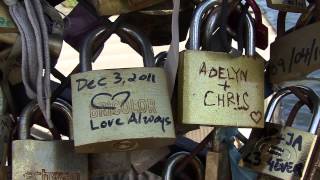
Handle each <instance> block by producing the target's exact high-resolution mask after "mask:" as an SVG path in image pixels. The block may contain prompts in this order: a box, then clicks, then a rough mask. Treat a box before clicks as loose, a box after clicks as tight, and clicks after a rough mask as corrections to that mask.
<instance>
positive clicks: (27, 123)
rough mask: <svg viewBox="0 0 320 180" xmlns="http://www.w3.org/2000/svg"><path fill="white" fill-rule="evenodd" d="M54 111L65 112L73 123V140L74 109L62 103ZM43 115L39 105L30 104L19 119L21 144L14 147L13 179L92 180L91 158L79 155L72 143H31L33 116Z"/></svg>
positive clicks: (66, 116)
mask: <svg viewBox="0 0 320 180" xmlns="http://www.w3.org/2000/svg"><path fill="white" fill-rule="evenodd" d="M52 108H53V109H56V110H57V111H61V112H63V113H64V115H65V118H66V119H65V120H66V121H68V122H69V127H70V139H72V129H71V127H72V125H71V124H72V123H73V122H72V113H71V107H70V105H69V104H68V103H67V102H65V101H63V100H61V99H59V100H57V101H55V102H53V104H52ZM37 111H39V106H38V105H37V104H36V102H34V101H32V102H30V103H29V104H28V105H27V106H26V107H25V108H24V109H23V111H22V112H21V115H20V118H19V131H18V133H19V140H15V141H13V144H12V179H13V180H21V179H41V178H42V179H51V178H52V179H79V180H87V179H88V158H87V155H86V154H76V153H75V150H74V144H73V141H72V140H63V141H61V140H54V141H38V140H31V139H30V127H31V125H32V116H33V115H34V113H36V112H37Z"/></svg>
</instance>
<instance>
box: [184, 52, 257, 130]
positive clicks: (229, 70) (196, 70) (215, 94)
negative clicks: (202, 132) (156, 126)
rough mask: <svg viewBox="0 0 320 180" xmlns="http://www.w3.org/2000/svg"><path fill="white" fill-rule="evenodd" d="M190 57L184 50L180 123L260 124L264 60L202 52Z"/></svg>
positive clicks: (253, 125)
mask: <svg viewBox="0 0 320 180" xmlns="http://www.w3.org/2000/svg"><path fill="white" fill-rule="evenodd" d="M192 56H193V51H185V52H184V60H183V65H182V68H181V69H180V72H179V73H182V74H184V76H180V77H183V78H184V79H181V80H180V81H183V83H182V85H181V86H180V90H181V91H184V93H183V95H182V96H180V98H182V99H180V100H182V104H181V106H182V107H183V111H184V112H183V114H182V116H183V117H182V120H183V122H184V123H187V124H189V123H191V124H192V123H198V124H199V123H200V124H211V125H226V126H228V125H229V126H230V125H235V124H237V125H236V126H242V127H262V126H263V121H262V119H263V114H262V113H263V99H262V98H261V97H263V92H262V91H261V90H259V89H263V84H262V82H263V75H262V74H261V73H262V72H263V61H260V60H255V59H250V58H246V57H239V58H233V57H232V56H229V55H227V54H224V53H211V52H204V53H203V52H201V51H198V52H197V56H196V57H197V58H192ZM259 70H260V72H259ZM259 99H261V101H259ZM180 102H181V101H180ZM194 109H197V111H198V112H197V113H194ZM226 117H228V118H226ZM195 119H196V120H195Z"/></svg>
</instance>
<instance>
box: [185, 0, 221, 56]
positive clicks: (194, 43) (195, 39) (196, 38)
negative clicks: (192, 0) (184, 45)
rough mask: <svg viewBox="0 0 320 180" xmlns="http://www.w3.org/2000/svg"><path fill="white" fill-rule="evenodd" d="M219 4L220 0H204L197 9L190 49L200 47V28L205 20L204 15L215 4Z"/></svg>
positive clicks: (192, 22) (191, 28) (193, 19)
mask: <svg viewBox="0 0 320 180" xmlns="http://www.w3.org/2000/svg"><path fill="white" fill-rule="evenodd" d="M218 4H219V2H218V0H207V1H202V2H201V3H200V4H199V5H198V6H197V8H196V9H195V11H194V15H193V17H192V20H191V25H190V35H189V36H190V37H189V38H190V44H189V49H190V50H199V49H200V29H201V24H202V21H203V20H202V17H203V15H204V14H205V13H206V12H207V11H208V10H209V9H211V8H213V7H214V6H215V5H218Z"/></svg>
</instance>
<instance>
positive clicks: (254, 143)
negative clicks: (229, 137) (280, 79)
mask: <svg viewBox="0 0 320 180" xmlns="http://www.w3.org/2000/svg"><path fill="white" fill-rule="evenodd" d="M294 88H298V89H299V90H300V91H301V92H305V93H306V95H307V98H308V99H309V100H310V101H311V104H312V108H313V109H312V112H313V117H312V123H311V126H310V127H308V130H309V132H305V131H302V130H299V129H296V128H293V127H289V126H282V125H280V124H274V123H270V122H271V118H272V114H273V112H274V110H275V108H276V106H277V104H278V103H279V102H280V100H281V99H282V98H284V97H285V96H287V95H289V94H292V93H294V91H292V87H287V88H283V89H281V90H279V91H278V92H277V93H276V94H275V95H274V96H273V97H272V99H271V101H270V103H269V105H268V108H267V111H266V115H265V120H266V125H265V128H264V129H256V130H253V131H252V133H251V135H250V138H249V141H248V142H247V143H246V144H245V146H244V147H243V148H242V152H243V153H242V157H243V160H244V165H245V166H246V167H248V168H250V169H253V170H255V171H257V172H260V173H263V174H267V175H270V176H273V177H277V178H281V179H300V178H304V176H305V172H306V170H307V169H308V168H309V167H310V165H309V164H310V160H311V158H310V157H311V156H310V155H311V153H312V152H313V148H314V145H315V142H316V140H317V138H318V137H317V135H315V134H316V132H317V129H318V124H319V122H320V111H319V110H320V98H319V97H318V95H317V94H316V93H315V92H314V91H313V90H311V89H310V88H307V87H303V86H296V87H294ZM290 123H291V122H290Z"/></svg>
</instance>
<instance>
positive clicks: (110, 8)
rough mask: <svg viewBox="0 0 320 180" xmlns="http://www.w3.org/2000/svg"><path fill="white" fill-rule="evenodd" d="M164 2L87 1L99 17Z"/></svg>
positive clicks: (137, 0) (147, 0) (143, 0)
mask: <svg viewBox="0 0 320 180" xmlns="http://www.w3.org/2000/svg"><path fill="white" fill-rule="evenodd" d="M163 1H164V0H120V1H119V0H89V1H88V2H89V3H90V4H91V5H92V6H93V7H94V8H95V9H96V11H97V13H98V14H99V15H100V16H108V15H116V14H123V13H128V12H132V11H137V10H140V9H143V8H146V7H150V6H152V5H155V4H158V3H160V2H163Z"/></svg>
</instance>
